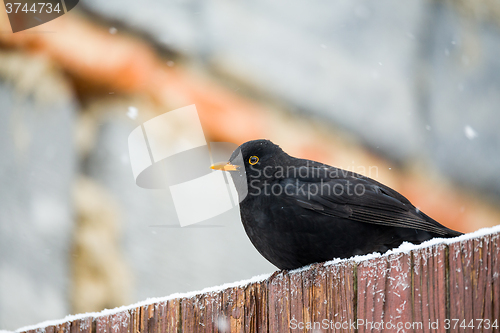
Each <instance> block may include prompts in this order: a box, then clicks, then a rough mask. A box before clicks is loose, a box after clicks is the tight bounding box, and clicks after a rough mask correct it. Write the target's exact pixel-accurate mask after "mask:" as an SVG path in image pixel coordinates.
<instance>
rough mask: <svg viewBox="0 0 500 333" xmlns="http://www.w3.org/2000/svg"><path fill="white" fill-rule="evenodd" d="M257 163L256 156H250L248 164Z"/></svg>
mask: <svg viewBox="0 0 500 333" xmlns="http://www.w3.org/2000/svg"><path fill="white" fill-rule="evenodd" d="M258 162H259V158H258V157H257V156H251V157H250V158H249V159H248V163H250V164H251V165H255V164H257V163H258Z"/></svg>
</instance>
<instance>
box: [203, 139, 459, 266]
mask: <svg viewBox="0 0 500 333" xmlns="http://www.w3.org/2000/svg"><path fill="white" fill-rule="evenodd" d="M212 168H213V169H219V170H224V171H230V174H231V176H232V178H233V181H234V183H235V185H236V189H237V190H238V194H239V197H240V198H239V199H240V213H241V220H242V222H243V226H244V228H245V231H246V233H247V235H248V237H249V238H250V241H251V242H252V243H253V245H254V246H255V247H256V249H257V250H258V251H259V252H260V254H262V255H263V256H264V258H266V259H267V260H269V261H270V262H271V263H272V264H274V265H275V266H277V267H278V268H280V269H287V270H289V269H295V268H298V267H301V266H304V265H307V264H311V263H316V262H322V261H327V260H331V259H333V258H349V257H352V256H354V255H361V254H367V253H371V252H385V251H387V250H389V249H391V248H395V247H398V246H399V245H401V243H403V242H404V241H407V242H411V243H414V244H419V243H421V242H423V241H426V240H428V239H431V238H434V237H444V238H450V237H455V236H459V235H461V234H462V233H460V232H457V231H454V230H451V229H448V228H446V227H444V226H442V225H441V224H439V223H438V222H436V221H435V220H433V219H432V218H430V217H429V216H427V215H425V214H424V213H423V212H421V211H420V210H419V209H417V208H416V207H415V206H413V205H412V204H411V203H410V201H408V199H406V198H405V197H404V196H402V195H401V194H399V193H398V192H396V191H394V190H393V189H391V188H389V187H387V186H385V185H383V184H381V183H379V182H377V181H375V180H373V179H370V178H368V177H364V176H362V175H359V174H356V173H354V172H350V171H347V170H342V169H339V168H335V167H332V166H329V165H326V164H323V163H319V162H315V161H310V160H305V159H299V158H295V157H292V156H290V155H288V154H287V153H285V152H284V151H283V150H282V149H281V148H280V147H279V146H277V145H275V144H274V143H272V142H271V141H269V140H254V141H249V142H246V143H244V144H242V145H241V146H240V147H238V148H237V149H236V150H235V151H234V152H233V154H232V155H231V157H230V159H229V162H227V163H219V164H216V165H213V166H212Z"/></svg>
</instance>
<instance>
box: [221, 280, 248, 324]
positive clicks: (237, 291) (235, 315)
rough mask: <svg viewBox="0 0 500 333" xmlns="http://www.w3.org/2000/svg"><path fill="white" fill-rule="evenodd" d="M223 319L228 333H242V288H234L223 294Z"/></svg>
mask: <svg viewBox="0 0 500 333" xmlns="http://www.w3.org/2000/svg"><path fill="white" fill-rule="evenodd" d="M223 299H224V305H223V310H224V317H225V318H226V321H227V324H228V326H229V331H228V332H238V333H239V332H244V319H245V308H244V306H245V291H244V289H242V288H239V287H234V288H229V289H226V290H225V291H224V292H223Z"/></svg>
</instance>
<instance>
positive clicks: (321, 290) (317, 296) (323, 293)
mask: <svg viewBox="0 0 500 333" xmlns="http://www.w3.org/2000/svg"><path fill="white" fill-rule="evenodd" d="M313 269H314V271H315V274H314V279H313V281H312V282H313V283H312V288H313V292H312V296H313V298H312V301H313V304H312V310H313V311H312V317H313V323H314V325H316V326H317V327H318V330H319V331H322V332H331V330H330V329H329V328H330V325H329V324H330V313H329V311H328V289H329V288H328V268H326V267H325V266H324V265H323V264H316V265H314V268H313ZM315 329H316V327H315Z"/></svg>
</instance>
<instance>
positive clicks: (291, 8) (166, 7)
mask: <svg viewBox="0 0 500 333" xmlns="http://www.w3.org/2000/svg"><path fill="white" fill-rule="evenodd" d="M499 55H500V3H499V2H498V1H493V0H481V1H473V0H460V1H445V0H410V1H405V2H404V3H401V2H400V1H396V0H381V1H377V2H373V1H368V0H337V1H297V0H293V1H286V2H285V1H276V2H269V1H227V0H211V1H198V0H178V1H159V0H144V1H134V0H120V1H117V0H108V1H98V0H81V1H80V3H79V4H78V6H77V7H76V8H75V9H74V10H72V11H71V12H69V13H68V14H66V15H64V16H62V17H60V18H57V19H55V20H53V21H51V22H48V23H46V24H43V25H41V26H38V27H35V28H32V29H29V30H26V31H22V32H18V33H15V34H13V33H12V31H11V28H10V26H9V21H8V18H7V15H6V12H5V7H4V5H3V3H2V2H1V1H0V116H1V119H0V184H1V187H0V329H10V330H12V329H16V328H19V327H20V326H24V325H28V324H35V323H37V322H40V321H44V320H48V319H57V318H61V317H63V316H65V315H67V314H70V313H80V312H87V311H98V310H101V309H104V308H112V307H116V306H120V305H125V304H130V303H133V302H137V301H140V300H144V299H146V298H148V297H159V296H166V295H168V294H171V293H174V292H186V291H191V290H197V289H201V288H204V287H208V286H212V285H218V284H222V283H224V282H232V281H237V280H241V279H246V278H250V277H252V276H254V275H258V274H262V273H271V272H273V271H274V270H275V269H276V268H275V267H274V266H272V265H271V264H269V263H267V261H266V260H265V259H264V258H262V257H261V256H260V255H259V254H258V253H257V252H256V250H254V248H253V246H252V245H251V243H250V242H249V240H248V239H247V237H246V235H245V233H244V231H243V228H242V226H241V222H240V219H239V212H238V211H237V210H236V209H234V210H231V211H229V212H226V213H224V214H223V215H220V216H217V217H215V218H213V219H211V220H209V221H207V224H209V225H219V226H220V227H213V228H208V227H206V228H180V227H179V223H178V219H177V215H176V212H175V209H174V205H173V201H172V198H171V196H170V193H169V191H168V190H146V189H142V188H139V187H138V186H136V185H135V182H134V178H133V175H132V170H131V167H130V160H129V157H128V147H127V137H128V135H129V134H130V132H131V131H132V130H133V129H134V128H135V127H137V126H138V125H139V124H141V123H142V122H144V121H146V120H148V119H151V118H153V117H155V116H157V115H160V114H163V113H165V112H167V111H170V110H174V109H177V108H180V107H183V106H186V105H191V104H195V105H196V107H197V109H198V113H199V115H200V118H201V122H202V125H203V129H204V132H205V136H206V139H207V141H209V142H210V141H227V142H233V143H235V144H241V143H243V142H245V141H248V140H251V139H257V138H268V139H271V140H272V141H274V142H275V143H277V144H279V145H280V146H281V147H282V148H283V149H284V150H285V151H287V152H288V153H290V154H291V155H294V156H299V157H304V158H310V159H315V160H319V161H322V162H325V163H328V164H331V165H335V166H337V167H342V168H344V169H349V170H354V171H356V172H360V173H364V174H365V175H367V176H370V177H372V178H375V179H377V180H378V181H381V182H383V183H385V184H387V185H389V186H391V187H393V188H394V189H396V190H398V191H400V192H401V193H402V194H404V195H405V196H407V197H408V198H409V199H410V200H411V201H412V202H413V203H414V204H415V205H416V206H418V207H419V208H421V209H422V210H423V211H424V212H426V213H427V214H428V215H430V216H432V217H434V218H435V219H436V220H438V221H439V222H441V223H442V224H444V225H446V226H448V227H450V228H453V229H456V230H459V231H462V232H471V231H474V230H477V229H479V228H483V227H490V226H493V225H497V224H500V218H499V216H500V214H499V212H500V210H499V208H498V206H499V203H500V175H499V174H498V170H499V169H500V132H499V129H500V56H499ZM172 130H174V129H165V131H172Z"/></svg>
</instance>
